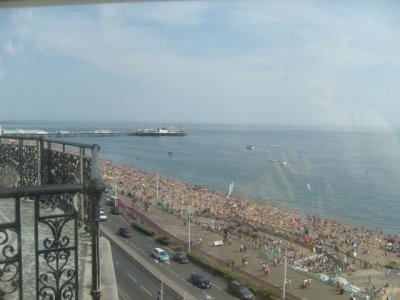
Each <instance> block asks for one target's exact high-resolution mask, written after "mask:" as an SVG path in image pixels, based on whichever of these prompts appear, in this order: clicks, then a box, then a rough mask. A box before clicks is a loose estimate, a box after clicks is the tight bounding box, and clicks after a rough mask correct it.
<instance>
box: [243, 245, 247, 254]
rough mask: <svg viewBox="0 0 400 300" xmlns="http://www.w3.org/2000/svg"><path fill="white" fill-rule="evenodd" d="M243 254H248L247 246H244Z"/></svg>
mask: <svg viewBox="0 0 400 300" xmlns="http://www.w3.org/2000/svg"><path fill="white" fill-rule="evenodd" d="M243 252H244V253H246V252H247V248H246V245H243Z"/></svg>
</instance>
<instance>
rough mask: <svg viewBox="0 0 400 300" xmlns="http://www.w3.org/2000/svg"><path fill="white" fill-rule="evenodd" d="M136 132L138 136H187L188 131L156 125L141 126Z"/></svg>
mask: <svg viewBox="0 0 400 300" xmlns="http://www.w3.org/2000/svg"><path fill="white" fill-rule="evenodd" d="M134 134H135V135H138V136H185V135H187V132H186V131H184V130H182V129H178V128H167V127H156V128H139V129H137V130H136V131H135V132H134Z"/></svg>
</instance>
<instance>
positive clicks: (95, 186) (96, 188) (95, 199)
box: [87, 178, 106, 300]
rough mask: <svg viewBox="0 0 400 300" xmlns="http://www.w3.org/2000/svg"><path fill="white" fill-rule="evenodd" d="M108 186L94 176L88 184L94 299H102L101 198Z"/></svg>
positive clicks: (91, 293)
mask: <svg viewBox="0 0 400 300" xmlns="http://www.w3.org/2000/svg"><path fill="white" fill-rule="evenodd" d="M105 189H106V186H105V184H104V182H103V181H102V180H101V179H98V178H94V179H91V180H90V181H89V184H88V185H87V193H88V196H89V200H90V206H91V212H90V213H91V221H92V222H91V226H92V290H91V291H90V295H92V299H93V300H100V297H101V288H100V253H99V237H100V232H99V221H100V199H101V194H102V193H103V192H104V191H105Z"/></svg>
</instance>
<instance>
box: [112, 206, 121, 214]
mask: <svg viewBox="0 0 400 300" xmlns="http://www.w3.org/2000/svg"><path fill="white" fill-rule="evenodd" d="M111 213H112V214H113V215H120V214H122V207H121V206H114V207H112V208H111Z"/></svg>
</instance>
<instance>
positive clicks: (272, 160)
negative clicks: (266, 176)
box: [268, 159, 277, 162]
mask: <svg viewBox="0 0 400 300" xmlns="http://www.w3.org/2000/svg"><path fill="white" fill-rule="evenodd" d="M268 161H269V162H277V160H276V159H268Z"/></svg>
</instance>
